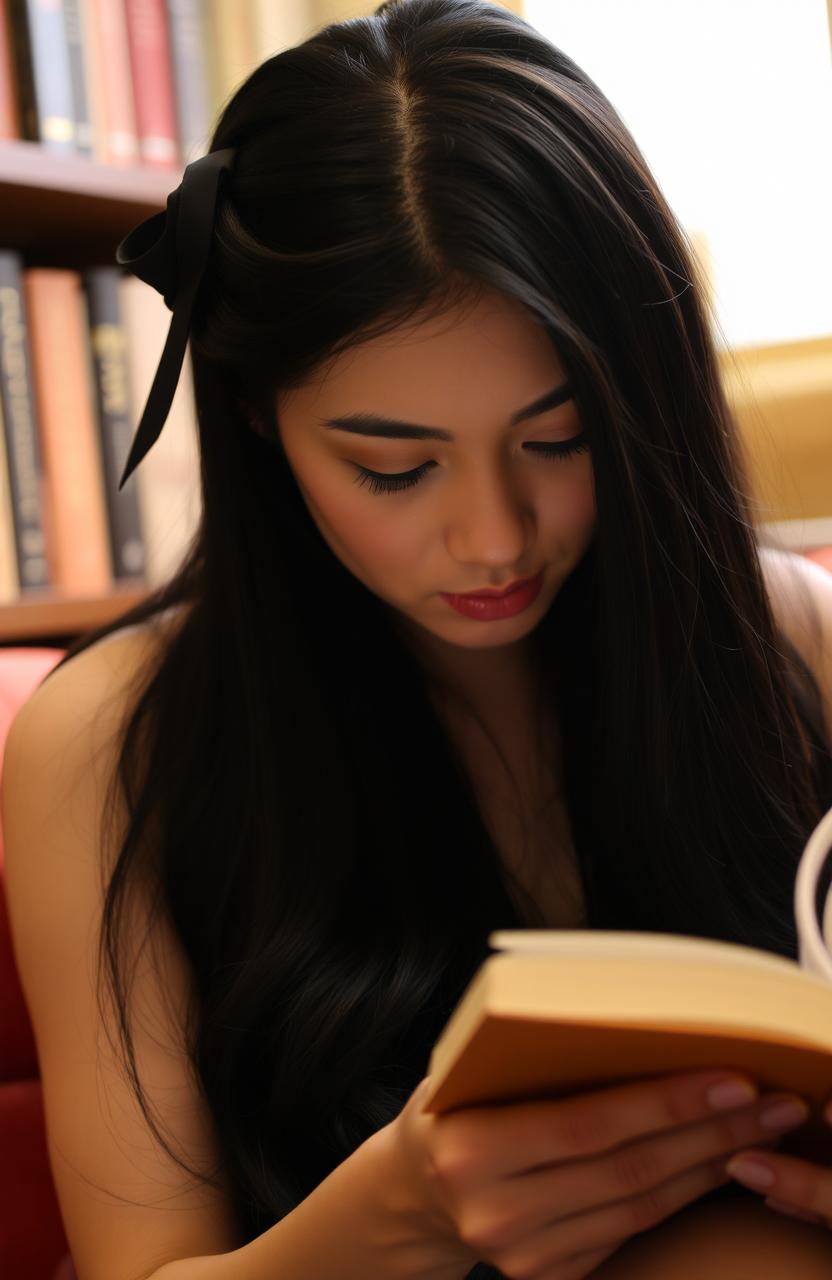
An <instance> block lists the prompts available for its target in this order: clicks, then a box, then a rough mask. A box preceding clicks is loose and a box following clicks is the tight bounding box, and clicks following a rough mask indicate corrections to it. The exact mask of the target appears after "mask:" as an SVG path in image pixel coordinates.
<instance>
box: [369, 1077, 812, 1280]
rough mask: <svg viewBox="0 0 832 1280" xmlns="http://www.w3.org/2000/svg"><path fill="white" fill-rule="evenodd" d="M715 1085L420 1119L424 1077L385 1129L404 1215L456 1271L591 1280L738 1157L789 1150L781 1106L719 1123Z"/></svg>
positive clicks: (389, 1181) (674, 1081)
mask: <svg viewBox="0 0 832 1280" xmlns="http://www.w3.org/2000/svg"><path fill="white" fill-rule="evenodd" d="M714 1075H715V1073H714V1072H708V1073H703V1072H697V1073H693V1074H691V1073H684V1074H679V1075H670V1076H666V1077H662V1078H658V1079H652V1080H647V1081H640V1082H635V1083H630V1084H627V1085H620V1086H614V1087H612V1088H604V1089H600V1090H596V1091H595V1092H592V1093H585V1094H578V1095H575V1096H572V1097H567V1098H560V1099H550V1100H540V1101H530V1102H520V1103H512V1104H504V1105H494V1106H477V1107H465V1108H462V1109H458V1110H456V1111H451V1112H448V1113H444V1114H442V1115H438V1116H437V1115H433V1114H431V1113H426V1112H424V1111H422V1110H421V1109H420V1103H421V1095H422V1094H423V1092H424V1084H425V1082H424V1081H423V1082H422V1085H421V1086H420V1087H419V1088H418V1089H417V1090H416V1091H415V1092H414V1093H413V1094H412V1095H411V1099H410V1101H409V1102H408V1104H407V1105H406V1106H405V1108H404V1110H403V1111H402V1112H401V1113H400V1115H399V1116H398V1117H397V1118H396V1119H395V1120H394V1121H393V1122H392V1124H390V1125H387V1126H386V1127H385V1128H384V1129H383V1130H381V1131H379V1139H380V1141H381V1142H382V1143H383V1144H385V1145H384V1150H385V1151H386V1152H387V1153H388V1154H387V1156H386V1157H385V1159H386V1167H387V1170H388V1173H387V1176H386V1178H385V1181H384V1186H385V1195H386V1197H387V1199H388V1202H390V1203H391V1204H392V1205H393V1207H394V1209H395V1212H394V1214H393V1217H394V1218H395V1220H396V1221H397V1222H398V1223H399V1224H400V1228H403V1227H404V1225H405V1224H406V1223H407V1224H409V1226H410V1230H411V1234H415V1235H416V1236H417V1237H419V1238H420V1239H430V1240H431V1241H432V1242H433V1244H434V1245H435V1247H436V1248H437V1249H439V1248H440V1246H441V1248H443V1249H444V1250H445V1255H446V1258H447V1263H448V1266H449V1267H450V1265H451V1264H453V1265H454V1266H456V1267H457V1270H461V1269H462V1267H463V1264H464V1266H465V1269H468V1268H470V1267H471V1266H472V1265H473V1264H474V1263H475V1262H478V1261H485V1262H490V1263H492V1264H493V1265H495V1266H497V1267H498V1268H499V1270H500V1271H501V1272H502V1273H503V1274H504V1275H506V1276H508V1277H509V1280H526V1278H527V1277H532V1276H538V1275H542V1273H543V1271H544V1270H545V1271H546V1275H547V1280H582V1278H583V1277H585V1276H589V1275H590V1274H591V1273H592V1271H593V1270H594V1269H595V1268H597V1267H598V1266H599V1265H600V1263H601V1262H602V1261H604V1260H605V1259H606V1258H607V1257H609V1256H610V1255H611V1254H612V1253H614V1252H615V1251H616V1250H617V1249H618V1248H619V1247H620V1246H621V1245H622V1244H623V1243H624V1242H625V1241H626V1240H627V1239H629V1238H630V1237H631V1236H633V1235H635V1234H637V1233H638V1232H641V1231H645V1230H647V1229H648V1228H651V1227H654V1226H656V1225H657V1224H658V1223H660V1222H662V1221H663V1220H664V1219H665V1218H668V1217H670V1216H671V1215H673V1214H675V1213H676V1212H677V1210H678V1209H680V1208H681V1207H682V1206H684V1205H687V1204H689V1203H691V1202H692V1201H694V1200H697V1199H699V1197H700V1196H703V1195H705V1194H706V1193H707V1192H709V1191H711V1190H712V1189H713V1188H714V1187H719V1186H723V1185H725V1184H726V1183H727V1182H728V1181H729V1177H730V1175H729V1174H727V1173H726V1171H725V1161H726V1158H727V1157H728V1156H729V1155H730V1153H731V1152H733V1151H739V1150H743V1149H745V1148H746V1147H747V1146H748V1144H749V1142H751V1143H755V1144H756V1145H757V1146H761V1147H768V1145H769V1143H772V1142H777V1141H779V1137H780V1136H782V1131H781V1132H780V1133H779V1134H778V1136H774V1134H775V1131H773V1130H772V1129H771V1128H768V1129H767V1128H766V1127H765V1126H764V1125H761V1123H760V1119H759V1117H760V1114H761V1111H762V1110H763V1109H764V1107H765V1104H766V1103H767V1102H769V1101H770V1100H771V1099H770V1098H769V1097H765V1096H764V1097H763V1099H762V1102H753V1101H752V1102H750V1103H749V1102H748V1101H746V1102H745V1103H743V1102H742V1100H741V1099H733V1100H731V1101H730V1102H728V1103H727V1105H728V1108H729V1109H728V1110H727V1111H723V1112H722V1113H721V1114H714V1111H713V1110H712V1109H711V1108H709V1106H708V1103H707V1101H706V1099H705V1086H706V1084H707V1083H709V1082H710V1081H712V1080H713V1078H714ZM798 1122H799V1121H798ZM787 1127H788V1126H787Z"/></svg>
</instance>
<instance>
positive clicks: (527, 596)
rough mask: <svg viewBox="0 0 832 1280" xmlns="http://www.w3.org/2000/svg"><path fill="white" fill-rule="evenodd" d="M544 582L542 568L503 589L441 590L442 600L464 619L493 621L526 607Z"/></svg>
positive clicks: (512, 614) (534, 598) (536, 595)
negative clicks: (455, 592)
mask: <svg viewBox="0 0 832 1280" xmlns="http://www.w3.org/2000/svg"><path fill="white" fill-rule="evenodd" d="M542 585H543V571H542V570H541V571H540V573H539V574H538V575H537V577H535V578H525V579H520V581H519V583H517V584H515V585H514V586H513V587H512V586H511V585H509V586H508V587H505V588H504V589H503V590H502V591H499V592H498V591H495V590H493V588H491V589H488V590H487V591H483V592H477V591H470V592H466V593H465V594H464V595H452V594H450V593H448V592H445V591H441V592H440V595H441V596H442V599H443V600H447V602H448V604H449V605H450V606H451V608H452V609H456V611H457V613H461V614H463V615H464V616H465V617H466V618H476V619H478V620H479V621H481V622H492V621H494V620H495V619H498V618H511V617H513V616H514V614H515V613H520V612H522V610H523V609H527V608H528V607H529V605H530V604H532V603H533V602H534V601H535V600H536V599H537V597H538V595H539V593H540V588H541V586H542Z"/></svg>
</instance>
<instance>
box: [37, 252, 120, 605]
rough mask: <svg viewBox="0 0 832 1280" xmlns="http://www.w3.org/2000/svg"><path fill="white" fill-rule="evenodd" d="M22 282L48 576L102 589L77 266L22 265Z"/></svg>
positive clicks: (104, 556)
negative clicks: (40, 463) (35, 396)
mask: <svg viewBox="0 0 832 1280" xmlns="http://www.w3.org/2000/svg"><path fill="white" fill-rule="evenodd" d="M23 283H24V289H25V291H26V302H27V310H28V314H29V325H30V335H31V342H32V365H33V368H34V375H35V383H36V386H37V391H38V402H39V404H40V409H41V412H40V430H41V445H42V448H43V455H44V462H45V474H46V503H47V509H48V510H49V512H50V520H49V537H48V539H47V555H48V556H49V561H50V567H51V570H52V580H53V583H54V585H55V586H57V587H59V588H60V589H61V590H62V591H64V592H66V593H67V594H73V595H83V594H90V595H101V594H104V593H105V592H107V591H108V590H109V589H110V587H111V586H112V574H111V565H110V553H109V538H108V534H107V516H106V509H105V504H104V485H103V476H102V470H101V458H100V453H99V447H98V433H97V431H96V427H95V415H94V405H93V395H92V377H91V369H90V353H89V348H88V334H87V325H86V309H85V307H84V305H83V300H82V297H81V279H80V276H79V274H78V273H77V272H76V271H69V270H65V269H61V268H48V267H36V268H30V269H29V270H28V271H26V272H24V277H23Z"/></svg>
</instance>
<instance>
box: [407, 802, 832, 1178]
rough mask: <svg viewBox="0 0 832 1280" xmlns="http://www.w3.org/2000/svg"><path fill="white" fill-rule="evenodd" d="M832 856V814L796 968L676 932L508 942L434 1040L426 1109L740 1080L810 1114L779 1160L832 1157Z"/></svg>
mask: <svg viewBox="0 0 832 1280" xmlns="http://www.w3.org/2000/svg"><path fill="white" fill-rule="evenodd" d="M830 853H832V809H830V810H829V812H828V813H827V814H826V815H825V816H824V817H823V818H822V819H821V821H820V822H819V823H818V825H817V827H816V828H815V830H814V831H813V833H812V835H811V836H810V838H809V840H808V842H807V844H806V847H805V849H804V851H803V854H802V856H801V860H800V864H799V867H798V871H797V876H796V880H795V894H794V911H795V920H796V925H797V931H798V938H799V961H797V962H795V961H794V960H789V959H786V958H785V957H783V956H779V955H775V954H773V953H771V952H768V951H761V950H758V949H756V948H753V947H745V946H741V945H738V944H736V943H728V942H717V941H714V940H712V939H710V938H695V937H688V936H681V935H675V934H660V933H637V932H633V933H628V932H614V931H607V930H594V931H593V930H581V929H577V930H575V929H571V930H570V929H564V930H560V929H551V930H549V929H542V930H536V929H523V930H502V931H497V932H495V933H492V934H490V936H489V944H490V946H492V947H493V948H495V949H497V951H498V954H495V955H492V956H489V957H488V959H487V960H485V961H484V962H483V963H482V965H481V966H480V968H479V969H478V970H477V972H476V973H475V974H474V976H473V978H472V979H471V982H470V983H469V984H468V986H467V987H466V988H465V991H464V993H463V995H462V997H461V999H460V1001H459V1004H458V1005H457V1007H456V1009H455V1010H454V1012H453V1014H452V1015H451V1017H450V1018H449V1020H448V1022H447V1024H446V1025H445V1028H444V1030H443V1031H442V1034H441V1035H440V1037H439V1039H438V1040H437V1041H436V1043H435V1045H434V1047H433V1052H432V1053H431V1057H430V1064H429V1069H428V1073H427V1074H428V1075H429V1076H430V1078H431V1084H430V1086H429V1088H428V1092H427V1094H426V1096H425V1099H424V1102H423V1107H424V1110H426V1111H429V1112H444V1111H449V1110H451V1109H453V1108H456V1107H461V1106H471V1105H476V1104H483V1105H492V1104H496V1103H499V1102H509V1101H511V1102H519V1101H521V1100H525V1099H532V1098H558V1097H566V1096H569V1095H571V1094H577V1093H587V1092H592V1091H593V1090H595V1089H601V1088H604V1087H609V1086H612V1085H615V1084H623V1083H625V1082H627V1081H634V1080H637V1079H646V1078H649V1077H653V1076H660V1075H666V1074H668V1073H671V1072H674V1073H675V1072H682V1071H687V1070H691V1071H697V1070H707V1069H708V1068H711V1067H713V1068H719V1067H727V1068H729V1069H730V1068H732V1067H733V1068H737V1069H739V1070H741V1071H743V1072H747V1073H748V1074H749V1075H750V1076H751V1077H752V1078H753V1079H754V1080H755V1081H756V1082H757V1084H758V1085H759V1086H760V1088H761V1090H762V1091H766V1092H768V1091H771V1090H781V1089H783V1090H794V1091H796V1092H798V1093H801V1094H802V1095H803V1096H804V1097H805V1098H806V1100H807V1101H808V1102H809V1103H810V1105H811V1107H812V1114H811V1116H810V1118H809V1120H808V1121H807V1122H806V1124H805V1125H804V1126H803V1127H802V1128H800V1129H798V1130H795V1131H792V1132H791V1133H788V1134H786V1135H785V1136H784V1137H783V1138H782V1139H781V1142H780V1144H779V1145H780V1149H781V1150H783V1151H787V1152H788V1151H791V1152H792V1153H794V1154H800V1155H803V1156H805V1157H806V1158H807V1159H811V1158H812V1157H813V1155H815V1156H816V1157H817V1158H818V1160H819V1161H820V1162H821V1163H824V1162H825V1160H824V1158H823V1157H822V1156H821V1153H822V1152H825V1158H826V1159H828V1158H829V1157H830V1156H832V1126H830V1125H828V1124H827V1123H826V1122H825V1121H824V1119H823V1116H822V1108H823V1105H824V1104H825V1103H826V1101H827V1099H829V1098H830V1097H832V954H830V945H829V944H830V942H832V893H830V894H828V895H827V900H826V906H825V910H824V932H823V934H822V933H821V930H820V927H819V925H818V918H817V912H816V909H815V902H816V897H817V887H818V881H819V877H820V874H821V870H822V868H823V865H824V862H825V860H826V858H827V856H828V855H829V854H830Z"/></svg>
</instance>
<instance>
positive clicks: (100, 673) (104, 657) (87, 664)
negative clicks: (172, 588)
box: [9, 606, 184, 740]
mask: <svg viewBox="0 0 832 1280" xmlns="http://www.w3.org/2000/svg"><path fill="white" fill-rule="evenodd" d="M183 618H184V611H183V608H182V607H181V606H175V607H174V608H172V609H168V610H166V611H165V612H164V613H161V614H158V615H155V616H154V617H152V618H150V619H148V620H147V621H145V622H142V623H137V624H134V625H131V626H127V627H122V628H120V629H119V630H118V631H114V632H111V634H110V635H107V636H104V637H102V639H100V640H97V641H96V642H95V643H94V644H91V645H90V646H89V648H87V649H84V650H82V651H81V652H80V653H77V654H75V655H74V656H73V657H71V658H69V659H67V661H66V662H64V663H62V664H61V665H60V666H59V667H58V668H57V669H56V670H55V671H53V672H50V674H49V676H48V677H47V678H46V679H45V680H43V681H42V682H41V683H40V684H39V685H38V686H37V688H36V689H35V690H34V691H33V692H32V693H31V694H30V695H29V697H28V698H27V699H26V701H25V702H24V704H23V705H22V706H21V708H20V710H19V711H18V712H17V715H16V717H15V719H14V721H13V722H12V726H11V729H10V731H9V740H11V738H12V735H14V736H19V735H20V734H21V733H23V732H24V726H25V725H26V724H27V723H30V722H31V723H34V722H35V721H37V720H40V719H42V718H43V719H44V720H45V721H47V722H48V721H50V720H56V721H57V722H58V723H67V721H68V720H69V721H74V722H75V723H76V725H77V726H78V728H79V729H81V728H82V727H84V726H86V727H89V728H90V729H92V727H93V725H95V726H97V728H98V731H100V728H101V725H102V724H104V723H106V724H107V725H111V726H115V725H117V724H119V723H120V721H121V717H122V715H123V713H124V711H125V710H126V705H127V699H128V697H129V695H130V691H131V689H132V688H133V685H134V679H135V678H136V677H137V676H138V675H139V673H140V672H142V671H147V670H148V668H149V665H150V664H151V663H153V662H155V660H156V658H157V657H158V656H159V654H160V651H161V650H162V649H163V648H164V646H165V645H166V644H167V643H168V642H169V640H170V638H171V636H172V635H173V633H174V631H175V629H176V628H177V627H178V626H179V625H180V623H181V621H182V620H183Z"/></svg>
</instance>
